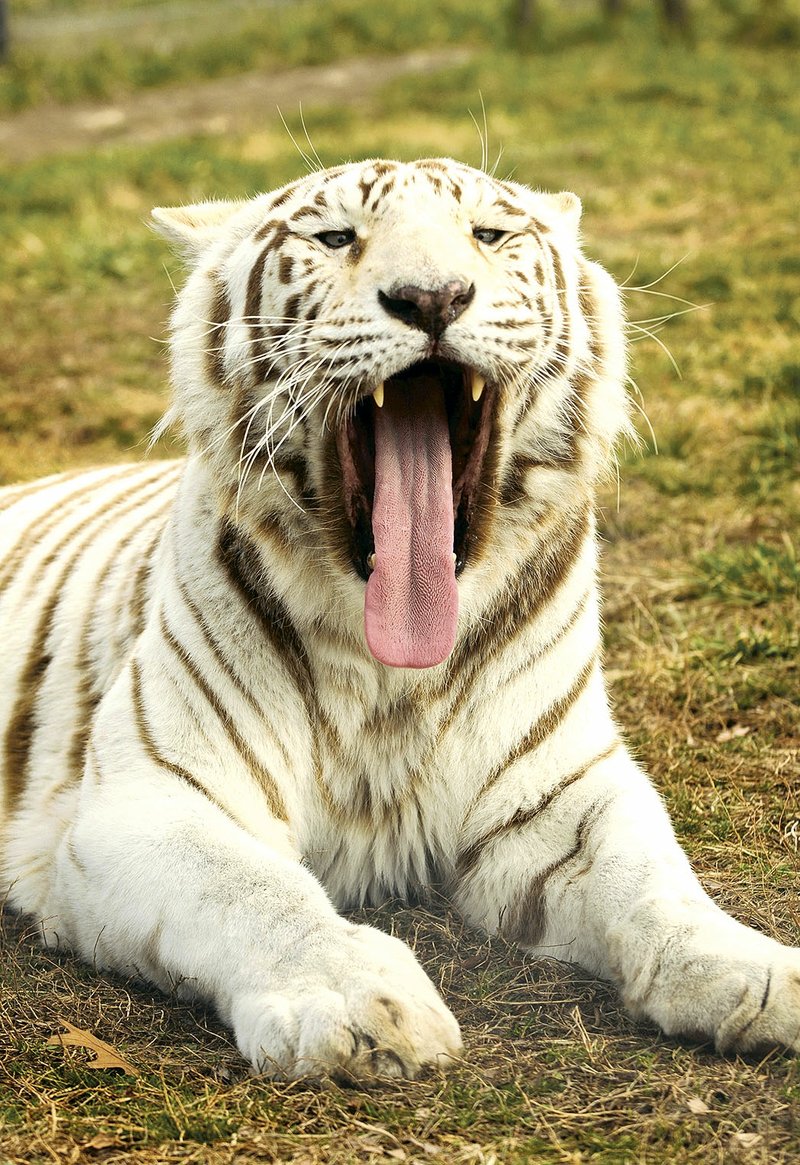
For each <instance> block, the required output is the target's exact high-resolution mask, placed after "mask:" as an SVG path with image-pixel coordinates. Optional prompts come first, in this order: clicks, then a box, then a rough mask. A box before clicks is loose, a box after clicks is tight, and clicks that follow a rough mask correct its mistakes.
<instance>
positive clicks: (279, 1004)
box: [18, 677, 461, 1078]
mask: <svg viewBox="0 0 800 1165" xmlns="http://www.w3.org/2000/svg"><path fill="white" fill-rule="evenodd" d="M125 685H126V680H125V677H123V679H122V680H121V681H120V683H119V684H118V685H117V687H116V689H115V690H114V691H112V693H110V699H109V700H108V701H107V703H106V704H104V707H103V708H102V709H101V714H100V717H99V720H98V723H97V724H96V726H95V731H94V738H93V742H92V744H91V746H90V749H89V759H88V763H87V769H86V773H85V775H84V778H83V784H82V787H81V789H80V793H79V797H78V806H77V811H76V813H75V816H74V818H73V819H72V821H71V822H70V824H69V825H68V827H67V828H66V830H65V832H64V835H63V837H62V841H61V844H60V845H59V847H58V852H57V855H56V858H55V866H54V869H53V872H52V877H51V878H50V880H49V882H50V885H49V888H48V891H47V893H46V895H42V896H40V901H39V904H38V905H37V909H36V913H37V914H38V915H39V917H40V918H41V919H42V925H43V928H44V930H45V936H46V938H48V939H49V940H50V941H54V942H55V941H60V942H65V943H66V944H67V945H69V946H71V947H72V948H73V949H76V950H77V951H78V952H79V953H80V954H81V955H83V957H85V958H86V959H87V960H89V961H93V962H94V963H96V964H97V965H99V966H101V967H106V968H110V969H113V970H115V971H118V972H121V973H123V974H129V975H130V974H132V973H133V974H136V975H138V976H140V977H143V978H145V979H147V980H149V981H151V982H154V983H156V984H158V985H159V986H160V987H162V988H164V989H167V990H176V989H177V990H178V991H179V992H180V993H181V994H182V995H184V996H190V997H198V998H201V999H205V1000H207V1001H209V1002H211V1003H212V1004H213V1005H214V1007H215V1008H216V1010H217V1011H218V1013H219V1015H220V1016H221V1018H222V1019H223V1021H224V1022H225V1023H227V1024H228V1025H229V1026H230V1027H231V1028H232V1029H233V1032H234V1035H235V1038H236V1042H237V1045H238V1047H239V1049H240V1051H241V1052H242V1054H243V1055H244V1056H245V1057H246V1058H247V1059H248V1060H249V1062H250V1064H251V1065H252V1067H253V1068H254V1069H255V1070H256V1071H258V1072H262V1073H265V1074H268V1075H271V1076H278V1077H284V1078H287V1077H288V1078H294V1077H301V1076H316V1075H320V1074H324V1073H334V1074H341V1075H343V1076H348V1077H353V1078H365V1077H371V1076H376V1075H378V1076H398V1077H399V1076H402V1077H409V1078H410V1077H412V1076H414V1075H415V1074H416V1073H417V1072H418V1070H419V1069H420V1067H421V1066H422V1065H423V1064H426V1063H431V1062H437V1061H439V1060H443V1059H446V1058H449V1057H452V1056H454V1055H456V1054H457V1053H458V1052H459V1050H460V1044H461V1041H460V1036H459V1031H458V1025H457V1024H456V1021H455V1019H454V1018H453V1016H452V1015H451V1014H450V1012H449V1011H448V1010H447V1008H446V1007H445V1005H444V1004H443V1003H442V1001H441V999H440V998H439V995H438V993H437V992H436V990H435V988H434V986H433V984H432V983H431V981H430V980H429V978H428V977H427V975H426V974H425V972H424V971H423V969H422V967H421V966H420V964H419V963H418V962H417V960H416V958H415V956H414V955H413V954H412V952H411V950H410V949H409V948H408V947H407V946H406V945H405V944H404V943H402V942H400V941H399V940H397V939H395V938H392V937H390V936H389V935H386V934H383V933H381V932H379V931H377V930H375V929H373V928H372V927H369V926H355V925H352V924H351V923H349V922H347V921H346V920H345V919H343V918H342V917H340V916H339V915H338V914H337V913H336V911H335V909H334V907H333V905H332V904H331V902H330V900H329V898H328V896H327V894H326V893H325V891H324V890H323V888H322V886H321V885H320V884H319V883H318V882H317V880H316V879H315V878H314V877H313V875H312V874H311V873H310V872H309V871H308V870H307V869H305V868H304V867H303V866H302V865H301V862H300V860H299V857H298V855H297V854H296V853H295V851H294V848H293V842H292V839H291V831H290V830H289V828H288V826H287V824H286V822H284V821H281V820H280V819H279V818H277V817H273V818H271V817H270V814H269V813H268V811H267V810H266V807H264V808H263V810H262V813H261V814H260V815H259V818H258V833H257V836H256V835H255V834H254V832H252V831H250V830H247V829H245V828H244V827H243V826H242V824H240V822H239V821H238V819H237V816H236V814H235V813H234V812H232V811H231V810H229V809H228V808H227V807H226V804H225V799H224V797H223V796H222V795H220V796H215V795H214V790H213V788H212V789H203V787H202V776H201V775H199V774H202V772H203V768H202V766H200V765H197V764H196V763H195V764H194V765H193V766H192V771H191V772H190V771H189V770H188V769H185V768H180V767H179V766H178V765H177V764H172V763H171V762H170V759H169V757H170V755H171V754H170V753H168V752H167V750H166V749H165V748H164V746H163V744H161V743H160V742H156V741H155V734H154V736H153V739H148V740H147V741H146V742H145V743H146V745H147V747H145V748H143V747H142V740H141V739H134V737H133V735H132V734H131V729H130V728H129V727H126V726H130V725H135V724H136V714H135V712H136V709H133V714H131V709H130V708H126V707H125V705H124V697H125V690H126V688H125ZM162 723H163V721H162ZM148 752H149V753H150V755H149V756H148V755H147V753H148ZM242 779H245V778H244V777H243V778H242ZM236 780H237V774H236V773H235V772H229V773H228V774H226V780H225V782H223V783H222V784H221V786H218V789H217V791H219V788H222V789H224V788H226V787H227V788H231V787H232V786H234V785H235V782H236ZM209 784H211V782H210V781H209ZM241 799H242V798H241V794H240V801H239V803H240V802H241ZM231 800H232V802H234V803H237V798H236V797H232V798H231ZM18 905H19V906H20V908H22V909H25V908H26V903H25V902H19V903H18ZM27 907H28V908H30V904H27Z"/></svg>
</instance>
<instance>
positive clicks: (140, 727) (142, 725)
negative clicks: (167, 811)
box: [131, 656, 230, 817]
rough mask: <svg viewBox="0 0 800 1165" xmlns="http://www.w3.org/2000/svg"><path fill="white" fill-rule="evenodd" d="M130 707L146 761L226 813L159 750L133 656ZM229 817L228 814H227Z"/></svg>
mask: <svg viewBox="0 0 800 1165" xmlns="http://www.w3.org/2000/svg"><path fill="white" fill-rule="evenodd" d="M131 705H132V708H133V719H134V723H135V725H136V731H137V732H138V734H139V739H140V741H141V743H142V747H143V748H144V751H145V752H146V754H147V759H148V760H150V761H152V763H153V764H155V765H158V767H159V768H161V769H166V771H167V772H169V773H172V774H173V776H175V777H178V778H180V780H182V781H184V782H185V783H186V784H187V785H190V786H191V788H193V789H196V790H197V792H198V793H202V794H203V796H204V797H206V798H207V799H208V800H209V801H212V802H213V803H214V804H215V805H216V806H217V807H218V808H220V809H222V810H223V811H224V812H225V813H227V812H228V811H227V809H225V807H224V805H220V803H219V801H218V800H217V799H216V797H214V796H213V794H212V793H210V792H209V791H208V789H207V788H206V787H205V785H204V784H203V783H202V781H199V780H198V779H197V777H196V776H195V775H194V773H190V772H189V770H188V769H185V768H184V767H183V766H182V765H178V764H175V762H174V761H171V760H168V758H167V757H165V756H164V754H163V753H162V752H161V751H160V750H159V748H158V745H157V744H156V741H155V736H154V734H153V730H152V728H151V727H150V722H149V720H148V718H147V709H146V708H145V704H144V695H143V693H142V672H141V667H140V665H139V660H138V659H137V658H136V657H135V656H134V657H133V659H132V660H131ZM228 816H229V817H230V814H228Z"/></svg>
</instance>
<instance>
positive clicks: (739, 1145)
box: [730, 1133, 764, 1149]
mask: <svg viewBox="0 0 800 1165" xmlns="http://www.w3.org/2000/svg"><path fill="white" fill-rule="evenodd" d="M763 1140H764V1138H763V1137H762V1136H761V1133H732V1134H731V1142H730V1143H731V1148H733V1149H754V1148H755V1147H756V1145H760V1144H761V1142H762V1141H763Z"/></svg>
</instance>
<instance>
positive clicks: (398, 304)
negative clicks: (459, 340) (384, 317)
mask: <svg viewBox="0 0 800 1165" xmlns="http://www.w3.org/2000/svg"><path fill="white" fill-rule="evenodd" d="M474 298H475V284H474V283H471V284H469V286H468V285H467V284H466V283H464V282H462V281H461V280H460V279H451V280H450V282H449V283H445V285H444V287H439V288H437V289H436V290H435V291H430V290H426V288H424V287H395V288H393V289H392V293H391V295H386V294H385V293H384V292H383V291H379V292H378V300H379V302H380V305H381V307H382V308H383V309H384V311H387V312H388V313H389V315H390V316H394V317H395V318H396V319H398V320H402V321H403V323H404V324H408V326H409V327H410V328H419V329H420V331H422V332H427V333H428V335H429V336H434V337H436V336H441V334H442V332H443V331H444V330H445V328H446V327H447V326H448V325H449V324H452V322H453V320H457V319H458V317H459V316H460V315H461V313H462V312H464V311H466V309H467V308H468V307H469V305H470V304H471V303H472V301H473V299H474Z"/></svg>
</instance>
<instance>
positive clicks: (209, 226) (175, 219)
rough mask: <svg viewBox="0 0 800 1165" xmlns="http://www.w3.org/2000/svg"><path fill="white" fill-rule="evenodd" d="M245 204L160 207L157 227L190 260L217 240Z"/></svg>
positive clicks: (154, 213)
mask: <svg viewBox="0 0 800 1165" xmlns="http://www.w3.org/2000/svg"><path fill="white" fill-rule="evenodd" d="M243 206H244V202H198V203H196V204H195V205H194V206H175V207H163V206H157V207H155V208H154V209H153V210H152V211H151V219H152V223H153V226H154V227H155V229H156V230H157V231H158V232H159V234H161V235H163V236H164V238H165V239H168V240H169V242H171V243H173V244H174V245H175V246H177V247H178V248H179V249H180V250H181V251H183V252H184V253H185V254H186V256H187V257H188V258H190V259H194V258H196V257H197V256H198V255H199V254H200V253H201V251H204V250H205V248H206V247H207V246H208V245H209V243H211V242H213V240H214V239H215V238H216V237H217V235H218V234H219V232H220V228H221V227H222V226H223V224H224V223H226V222H227V221H228V219H229V218H231V216H232V215H234V214H235V213H236V211H237V210H240V209H241V207H243Z"/></svg>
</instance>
